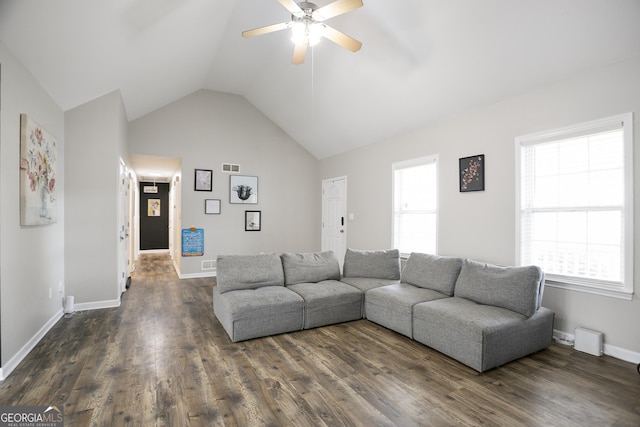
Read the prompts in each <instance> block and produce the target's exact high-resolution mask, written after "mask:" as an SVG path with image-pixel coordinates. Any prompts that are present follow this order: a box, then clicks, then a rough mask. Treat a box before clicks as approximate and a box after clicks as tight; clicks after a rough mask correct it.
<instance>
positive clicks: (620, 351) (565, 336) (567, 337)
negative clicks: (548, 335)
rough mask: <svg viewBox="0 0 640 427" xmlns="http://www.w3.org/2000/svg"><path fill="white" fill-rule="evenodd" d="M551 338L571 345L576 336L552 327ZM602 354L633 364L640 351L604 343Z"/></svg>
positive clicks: (639, 360)
mask: <svg viewBox="0 0 640 427" xmlns="http://www.w3.org/2000/svg"><path fill="white" fill-rule="evenodd" d="M553 339H554V341H556V342H558V343H560V344H564V345H570V346H573V343H574V342H575V339H576V337H575V335H574V334H570V333H568V332H563V331H559V330H557V329H554V330H553ZM604 354H606V355H607V356H611V357H615V358H616V359H620V360H623V361H625V362H631V363H634V364H638V363H640V353H638V352H635V351H631V350H627V349H625V348H621V347H616V346H614V345H611V344H606V343H605V344H604Z"/></svg>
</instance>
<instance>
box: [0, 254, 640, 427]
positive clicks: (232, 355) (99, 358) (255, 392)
mask: <svg viewBox="0 0 640 427" xmlns="http://www.w3.org/2000/svg"><path fill="white" fill-rule="evenodd" d="M214 283H215V281H214V280H213V279H189V280H178V278H177V276H176V274H175V272H174V271H173V268H172V266H171V263H170V261H169V259H168V256H162V255H143V257H142V259H141V261H140V262H139V266H138V268H137V270H136V272H135V274H134V275H133V280H132V285H131V288H130V289H129V291H128V292H126V293H125V294H124V295H123V300H122V306H121V307H120V308H117V309H104V310H96V311H87V312H81V313H76V314H75V315H73V316H72V317H70V318H63V319H61V320H60V321H59V322H58V324H57V325H56V326H55V327H54V328H53V329H52V330H51V331H50V332H49V333H48V334H47V336H46V337H45V338H44V339H43V340H42V341H41V342H40V343H39V344H38V346H37V347H36V348H35V349H34V350H33V351H32V352H31V353H30V354H29V356H28V357H27V358H26V359H25V360H24V361H23V362H22V363H21V364H20V365H19V366H18V368H16V370H15V371H14V372H13V373H12V374H11V375H10V376H9V378H7V379H6V380H5V381H4V382H2V383H0V405H50V404H51V405H61V406H64V412H65V421H66V423H65V425H68V426H120V425H131V426H154V425H158V426H165V425H167V426H187V425H195V426H215V425H224V426H342V425H347V426H450V425H487V426H518V425H523V426H639V425H640V375H638V374H637V372H636V366H634V365H633V364H631V363H625V362H622V361H619V360H616V359H613V358H611V357H607V356H603V357H594V356H590V355H588V354H584V353H580V352H577V351H574V350H573V349H571V348H570V347H566V346H561V345H557V344H554V345H552V346H551V347H549V348H548V349H546V350H544V351H542V352H539V353H537V354H535V355H532V356H530V357H526V358H523V359H520V360H518V361H515V362H512V363H509V364H507V365H505V366H502V367H500V368H497V369H494V370H491V371H489V372H486V373H484V374H482V375H480V374H478V373H477V372H475V371H473V370H472V369H470V368H467V367H466V366H464V365H461V364H460V363H458V362H456V361H455V360H452V359H450V358H448V357H446V356H444V355H442V354H439V353H438V352H436V351H434V350H431V349H429V348H427V347H425V346H423V345H421V344H419V343H417V342H414V341H411V340H409V339H407V338H404V337H402V336H400V335H398V334H396V333H394V332H391V331H389V330H387V329H385V328H383V327H380V326H378V325H376V324H374V323H371V322H369V321H366V320H360V321H355V322H349V323H344V324H340V325H334V326H327V327H322V328H318V329H314V330H309V331H300V332H295V333H290V334H284V335H279V336H275V337H268V338H262V339H255V340H250V341H245V342H241V343H232V342H231V341H230V340H229V338H228V337H227V335H226V334H225V332H224V330H223V329H222V326H221V325H220V323H218V321H217V320H216V318H215V316H214V315H213V309H212V301H211V298H212V297H211V291H212V287H213V286H214Z"/></svg>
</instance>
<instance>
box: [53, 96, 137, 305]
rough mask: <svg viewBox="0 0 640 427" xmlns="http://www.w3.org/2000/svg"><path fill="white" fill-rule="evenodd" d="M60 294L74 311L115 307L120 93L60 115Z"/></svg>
mask: <svg viewBox="0 0 640 427" xmlns="http://www.w3.org/2000/svg"><path fill="white" fill-rule="evenodd" d="M65 127H66V141H67V147H66V148H67V150H66V156H67V168H66V177H67V180H66V188H65V190H66V195H67V197H66V204H65V211H66V212H67V213H68V215H67V227H66V229H65V243H66V244H65V251H64V253H65V257H64V262H65V270H66V293H67V295H73V296H74V297H75V304H76V306H77V308H78V309H88V308H100V307H110V306H117V305H119V303H120V292H119V289H118V283H119V278H118V260H119V259H120V258H119V256H118V247H119V245H118V243H119V234H118V215H119V212H118V206H119V202H118V201H119V197H120V193H119V186H118V183H119V166H120V157H122V158H126V153H124V152H123V150H124V147H126V119H125V114H124V106H123V103H122V98H121V96H120V92H118V91H116V92H111V93H109V94H107V95H104V96H102V97H100V98H98V99H96V100H94V101H91V102H88V103H86V104H84V105H81V106H79V107H76V108H74V109H72V110H69V111H67V112H66V113H65Z"/></svg>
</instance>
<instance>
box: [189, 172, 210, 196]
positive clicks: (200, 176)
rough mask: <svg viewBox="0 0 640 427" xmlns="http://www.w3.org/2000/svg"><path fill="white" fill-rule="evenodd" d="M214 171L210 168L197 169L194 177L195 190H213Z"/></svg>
mask: <svg viewBox="0 0 640 427" xmlns="http://www.w3.org/2000/svg"><path fill="white" fill-rule="evenodd" d="M212 179H213V171H212V170H210V169H196V173H195V177H194V188H193V189H194V190H195V191H212V190H213V185H212V184H211V183H212Z"/></svg>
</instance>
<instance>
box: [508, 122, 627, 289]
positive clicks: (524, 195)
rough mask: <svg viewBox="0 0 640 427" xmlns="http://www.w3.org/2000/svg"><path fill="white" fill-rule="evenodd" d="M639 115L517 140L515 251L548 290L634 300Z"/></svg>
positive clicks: (590, 123) (522, 262) (581, 125)
mask: <svg viewBox="0 0 640 427" xmlns="http://www.w3.org/2000/svg"><path fill="white" fill-rule="evenodd" d="M632 126H633V115H632V114H631V113H629V114H624V115H620V116H616V117H611V118H607V119H602V120H596V121H592V122H588V123H583V124H580V125H576V126H571V127H567V128H564V129H560V130H555V131H550V132H545V133H541V134H536V135H528V136H523V137H519V138H516V165H517V166H516V167H517V172H516V177H517V179H519V183H518V185H517V187H516V188H517V190H516V191H517V197H516V201H517V209H516V212H517V213H518V218H517V221H516V227H517V230H516V235H517V239H516V245H517V247H518V254H517V255H518V258H519V263H520V264H521V265H528V264H535V265H539V266H540V267H542V269H543V270H544V271H545V273H546V277H547V284H548V285H550V286H555V287H562V288H567V289H574V290H580V291H585V292H590V293H595V294H601V295H607V296H612V297H619V298H623V299H631V298H632V295H633V200H632V198H633V191H632V185H633V173H632V165H633V160H632V158H633V156H632V149H633V129H632Z"/></svg>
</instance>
